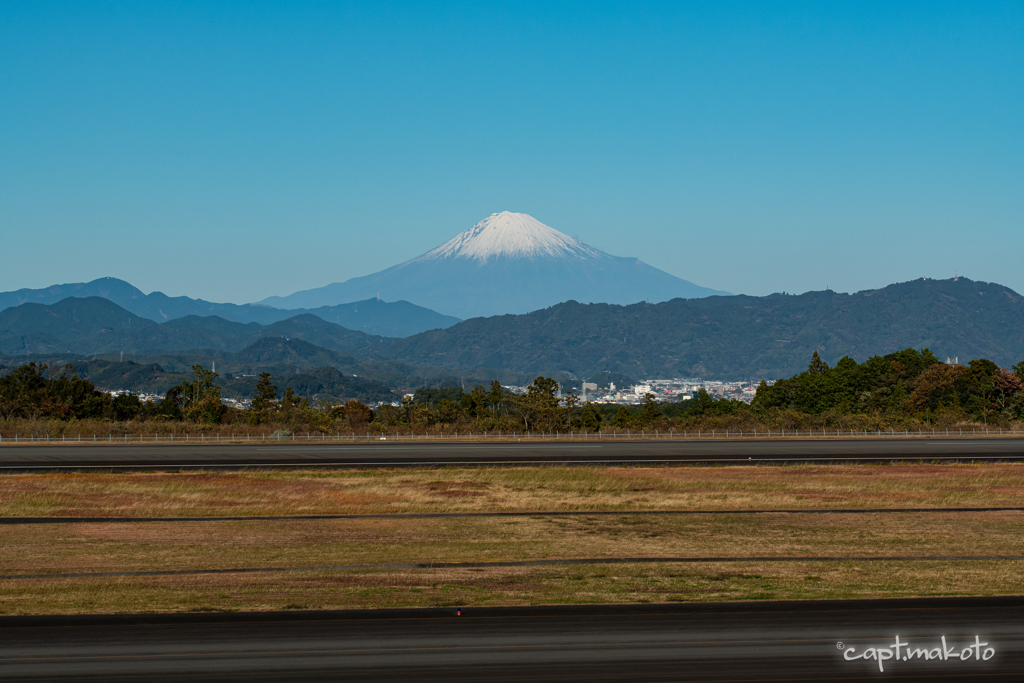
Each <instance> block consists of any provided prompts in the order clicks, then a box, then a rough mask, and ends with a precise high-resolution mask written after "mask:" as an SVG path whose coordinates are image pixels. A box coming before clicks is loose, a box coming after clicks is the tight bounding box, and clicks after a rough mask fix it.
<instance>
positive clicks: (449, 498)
mask: <svg viewBox="0 0 1024 683" xmlns="http://www.w3.org/2000/svg"><path fill="white" fill-rule="evenodd" d="M1022 492H1024V466H1021V465H1014V464H988V465H881V466H867V465H851V466H841V467H817V466H800V467H676V468H554V467H552V468H546V467H539V468H512V469H498V468H481V469H468V468H467V469H443V470H428V469H422V470H408V469H404V470H378V471H358V472H353V471H253V472H240V473H202V472H193V473H149V474H147V473H135V474H109V473H88V474H18V475H5V476H4V477H2V478H0V516H5V517H25V516H63V517H100V516H113V517H117V516H121V517H124V516H133V515H134V516H166V517H180V516H189V517H195V516H213V515H231V516H252V515H269V514H276V515H303V514H324V513H334V514H346V513H350V514H351V513H390V512H451V511H474V512H486V511H511V510H516V511H526V512H535V511H544V510H548V511H554V510H567V511H573V512H579V514H572V515H567V516H545V515H543V514H535V515H527V516H519V517H469V518H466V517H456V518H400V517H399V518H395V517H392V518H369V519H351V518H350V519H335V520H270V521H256V520H247V521H201V522H193V521H180V522H117V521H110V522H95V523H92V522H88V523H75V524H6V525H0V550H2V552H0V614H47V613H89V612H98V613H110V612H140V611H143V612H148V611H183V610H262V609H312V608H318V609H321V608H322V609H328V608H346V607H385V606H387V607H397V606H410V607H411V606H430V605H435V606H436V605H450V606H454V605H459V606H464V607H468V606H473V605H516V604H553V603H572V602H594V603H600V602H664V601H672V600H686V601H692V600H736V599H783V598H799V599H812V598H835V597H839V598H842V597H897V596H913V595H991V594H1019V593H1021V592H1022V583H1024V571H1022V568H1024V567H1022V565H1024V563H1022V562H1021V561H1014V560H984V561H950V560H942V561H929V562H924V561H915V560H912V559H908V560H900V561H867V560H866V559H860V560H849V559H837V560H830V561H826V562H807V561H802V560H800V559H799V558H806V557H812V556H813V557H822V556H823V557H830V558H840V557H843V558H850V557H854V558H870V557H890V556H907V557H922V556H965V555H983V556H993V555H998V556H1022V555H1024V535H1022V534H1021V529H1024V513H1022V512H1014V511H1002V512H913V513H883V514H878V513H867V514H852V513H835V514H810V513H801V512H794V513H784V512H768V513H759V514H753V515H751V514H735V515H732V514H714V515H699V514H698V515H653V516H652V515H637V514H630V511H631V510H657V509H662V510H668V509H677V510H694V509H717V510H722V509H767V510H779V509H796V510H800V509H806V510H813V509H821V508H860V507H871V508H885V507H900V508H904V507H920V508H928V507H994V506H1021V507H1024V496H1022V495H1021V494H1022ZM598 510H615V511H620V512H621V514H615V515H593V514H587V512H588V511H598ZM630 557H687V558H710V557H739V558H750V557H786V558H794V559H792V560H791V561H786V562H781V563H780V562H757V561H742V562H697V563H687V564H655V563H634V564H596V565H566V566H540V567H477V568H436V567H435V568H422V569H402V570H393V569H363V570H331V571H287V572H285V571H282V572H272V573H261V574H243V573H225V574H193V575H180V576H155V577H154V576H149V577H130V576H118V577H88V578H39V579H10V578H7V579H5V578H3V577H4V576H8V577H9V576H11V575H17V574H48V573H53V574H61V573H78V572H86V573H94V572H129V571H166V570H203V569H243V568H264V567H279V568H280V567H294V568H301V567H322V566H349V565H376V564H398V563H417V564H426V565H430V564H431V563H438V562H477V561H489V562H494V561H498V562H507V561H516V560H538V559H574V558H599V559H601V558H604V559H607V558H630Z"/></svg>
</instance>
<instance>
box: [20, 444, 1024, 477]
mask: <svg viewBox="0 0 1024 683" xmlns="http://www.w3.org/2000/svg"><path fill="white" fill-rule="evenodd" d="M950 460H953V461H963V462H993V461H1000V460H1003V461H1021V460H1024V438H1012V437H1007V438H949V439H943V438H897V439H892V438H888V439H887V438H866V439H806V440H799V439H749V440H748V439H744V440H732V441H711V440H708V441H622V442H618V441H615V442H612V441H597V442H591V443H586V442H580V441H571V442H554V441H548V442H544V441H530V442H522V443H518V442H509V441H503V442H493V443H483V442H471V443H451V442H442V443H432V444H428V443H422V442H418V443H376V442H370V443H357V444H338V443H330V442H328V443H316V442H313V443H303V442H294V443H289V442H284V443H265V444H264V443H252V444H202V445H201V444H189V445H185V444H180V445H179V444H174V445H168V444H160V445H156V444H150V445H139V444H124V445H118V444H104V443H99V444H89V443H82V444H67V445H39V444H37V445H30V446H24V445H20V446H12V445H5V446H2V447H0V472H2V471H13V470H25V469H31V470H56V469H152V468H160V469H177V468H197V467H205V468H226V469H231V468H234V469H240V468H248V467H334V468H358V467H408V466H428V467H429V466H433V467H443V466H450V465H484V466H486V465H542V464H549V465H629V464H636V465H641V464H652V465H673V464H684V463H717V464H742V463H746V464H763V463H779V464H783V463H794V464H795V463H865V462H892V461H908V462H915V461H916V462H938V461H950Z"/></svg>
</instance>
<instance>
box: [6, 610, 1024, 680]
mask: <svg viewBox="0 0 1024 683" xmlns="http://www.w3.org/2000/svg"><path fill="white" fill-rule="evenodd" d="M896 636H899V641H900V643H901V647H900V650H899V656H898V658H897V656H896V655H895V653H894V647H893V646H894V644H895V642H896ZM943 636H945V639H946V649H945V650H944V652H945V653H946V654H945V656H944V657H942V656H940V655H939V648H942V640H941V638H942V637H943ZM976 636H977V637H978V638H979V639H978V640H977V641H976V640H975V637H976ZM905 643H906V644H909V645H910V646H911V647H912V648H913V650H909V651H908V650H907V649H905V647H904V646H903V644H905ZM978 643H980V645H978V647H977V649H973V648H972V649H970V650H967V651H966V652H967V655H966V658H965V659H961V656H962V655H963V653H964V652H965V650H964V648H965V647H967V646H968V645H977V644H978ZM869 648H874V649H869ZM916 650H926V651H928V653H929V654H930V655H932V658H931V659H923V658H918V657H915V656H913V655H911V658H910V659H909V660H904V659H903V657H904V656H906V655H907V654H908V653H912V652H914V651H916ZM975 652H977V653H978V654H980V655H981V660H980V661H979V659H978V657H977V656H976V655H975V654H974V653H975ZM863 654H867V655H868V657H870V658H869V659H864V658H860V657H859V655H863ZM887 654H889V655H892V657H891V658H890V659H885V658H886V656H887ZM918 654H919V655H920V656H921V657H924V654H923V653H918ZM851 655H852V657H851ZM875 655H880V656H881V657H882V658H883V661H882V663H881V664H882V667H883V668H884V671H883V672H880V671H879V662H878V660H877V659H876V658H873V657H874V656H875ZM848 658H849V659H848ZM986 660H987V661H986ZM1022 668H1024V599H1022V598H945V599H920V600H890V601H845V602H839V601H821V602H775V603H718V604H686V605H682V604H680V605H638V606H587V607H547V608H545V607H536V608H490V609H488V608H481V609H472V608H467V609H465V610H463V614H462V616H456V614H455V609H454V608H452V609H434V610H382V611H367V612H319V613H318V612H306V613H303V612H296V613H269V614H228V615H221V614H201V615H169V616H164V617H154V616H150V617H146V616H111V617H79V618H74V617H71V618H32V617H28V618H3V619H0V680H3V681H58V680H59V681H67V680H75V681H101V680H102V681H126V680H132V681H136V680H145V681H164V680H168V681H169V680H185V679H187V680H189V681H245V682H246V683H255V682H259V681H402V682H403V683H407V682H408V681H479V680H488V681H497V682H503V681H517V682H519V681H567V680H573V681H835V680H849V681H852V680H884V679H900V680H903V679H913V680H956V681H974V680H985V681H1000V680H1005V681H1011V680H1020V675H1021V673H1020V672H1021V670H1022Z"/></svg>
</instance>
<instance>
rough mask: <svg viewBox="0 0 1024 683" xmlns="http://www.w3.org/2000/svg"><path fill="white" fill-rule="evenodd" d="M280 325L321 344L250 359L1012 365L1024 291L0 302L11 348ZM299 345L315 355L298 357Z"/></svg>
mask: <svg viewBox="0 0 1024 683" xmlns="http://www.w3.org/2000/svg"><path fill="white" fill-rule="evenodd" d="M275 337H276V338H289V339H293V340H295V339H298V340H303V341H305V342H308V343H309V344H311V345H314V346H317V347H321V348H320V349H310V348H308V347H302V348H296V347H294V346H288V345H285V346H281V345H280V344H279V343H277V342H270V341H268V342H264V344H266V346H258V347H256V348H254V349H253V350H252V354H256V355H253V359H252V362H250V363H249V365H247V366H246V367H256V366H259V365H261V364H269V363H282V364H284V365H286V366H291V364H293V363H294V364H295V365H300V364H301V365H308V364H310V363H320V362H324V363H325V364H330V365H332V366H341V367H346V366H344V364H343V363H341V361H338V360H337V359H336V358H335V360H331V358H333V356H331V355H330V353H328V352H338V351H340V352H343V353H344V354H349V355H350V356H352V357H355V358H357V359H359V362H360V363H375V364H382V363H383V364H386V363H388V362H391V363H400V364H404V366H403V367H405V369H402V370H400V372H410V371H409V370H408V368H413V367H416V368H423V367H427V366H429V367H433V368H448V369H449V370H450V375H451V376H455V377H470V376H475V377H485V376H492V375H495V374H496V373H497V372H499V371H500V372H507V373H516V374H521V375H524V374H527V373H529V374H549V375H557V374H558V373H563V372H564V373H568V374H571V375H573V376H576V377H581V378H589V377H591V376H593V375H595V374H597V373H600V372H617V373H623V374H626V375H630V376H632V377H674V376H703V377H706V378H743V377H763V378H778V377H788V376H790V375H793V374H794V373H796V372H798V371H801V370H803V369H806V366H807V363H808V360H809V359H810V356H811V354H812V353H813V352H814V351H818V353H819V354H820V355H821V356H822V358H824V359H825V360H826V361H827V362H829V363H834V362H835V361H836V360H838V359H839V358H840V357H842V356H844V355H850V356H852V357H853V358H854V359H856V360H858V361H861V360H864V359H865V358H867V357H868V356H870V355H873V354H884V353H888V352H890V351H895V350H898V349H902V348H906V347H915V348H922V347H928V348H930V349H931V350H932V351H933V352H935V354H936V355H938V356H939V357H941V358H945V357H946V356H951V357H952V356H958V357H959V358H960V360H961V361H966V360H969V359H973V358H979V357H986V358H989V359H991V360H993V361H995V362H996V363H998V364H1000V365H1011V364H1014V363H1017V362H1019V361H1021V360H1024V298H1022V297H1021V296H1020V295H1019V294H1017V293H1016V292H1014V291H1012V290H1010V289H1007V288H1006V287H1003V286H1001V285H997V284H990V283H985V282H975V281H972V280H968V279H966V278H959V279H956V280H915V281H913V282H905V283H901V284H896V285H890V286H889V287H885V288H883V289H878V290H870V291H864V292H858V293H856V294H837V293H835V292H830V291H826V292H808V293H806V294H802V295H799V296H794V295H784V294H773V295H771V296H766V297H750V296H727V297H710V298H706V299H696V300H683V299H675V300H673V301H668V302H665V303H660V304H634V305H631V306H616V305H609V304H591V305H586V304H580V303H576V302H567V303H563V304H559V305H557V306H552V307H550V308H547V309H543V310H539V311H534V312H532V313H529V314H526V315H503V316H496V317H492V318H477V319H472V320H466V321H464V322H461V323H459V324H457V325H454V326H452V327H450V328H447V329H445V330H435V331H429V332H422V333H420V334H417V335H413V336H411V337H408V338H404V339H397V338H388V337H382V336H373V335H367V334H364V333H362V332H358V331H352V330H348V329H345V328H343V327H341V326H339V325H336V324H333V323H329V322H326V321H324V320H322V319H320V318H318V317H316V316H313V315H309V314H303V315H299V316H295V317H293V318H289V319H287V320H283V321H279V322H277V323H274V324H272V325H259V324H257V323H248V324H242V323H236V322H229V321H226V320H223V319H221V318H217V317H196V316H190V317H187V318H181V319H178V320H172V321H169V322H166V323H162V324H157V323H154V322H153V321H151V320H147V319H145V318H141V317H139V316H136V315H133V314H132V313H130V312H128V311H126V310H124V309H122V308H120V307H119V306H117V305H116V304H114V303H113V302H111V301H109V300H106V299H102V298H97V297H93V298H89V299H65V300H63V301H60V302H58V303H56V304H53V305H50V306H44V305H40V304H24V305H22V306H19V307H17V308H11V309H7V310H5V311H0V353H2V354H6V355H8V356H22V355H24V354H29V353H79V354H102V353H107V354H110V353H115V354H116V353H119V352H121V351H124V352H125V353H148V354H153V353H177V352H182V351H186V350H195V349H200V350H204V349H205V350H211V351H218V350H219V351H221V352H225V353H226V352H230V353H235V352H239V351H242V350H243V349H245V348H246V347H249V346H251V345H252V344H253V343H254V342H256V341H258V340H261V339H267V338H275ZM260 349H262V351H260ZM257 351H259V353H264V354H269V355H263V356H259V355H258V354H257ZM296 354H297V355H296ZM301 356H306V357H307V358H306V360H305V361H301V363H300V362H299V361H300V360H301V358H300V357H301ZM237 360H238V362H240V363H242V362H245V358H243V357H239V358H238V359H237ZM16 362H17V359H16V358H14V359H11V361H10V362H9V363H8V365H10V364H13V363H16ZM239 367H241V366H239ZM485 368H486V369H489V370H488V371H486V372H484V371H482V370H481V369H485ZM432 376H434V377H442V376H443V374H438V373H437V372H434V373H433V375H432Z"/></svg>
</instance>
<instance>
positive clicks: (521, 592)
mask: <svg viewBox="0 0 1024 683" xmlns="http://www.w3.org/2000/svg"><path fill="white" fill-rule="evenodd" d="M1022 593H1024V572H1021V571H1020V563H1010V562H998V561H996V562H970V563H968V562H867V563H855V562H827V563H800V562H793V563H787V564H772V565H764V564H757V563H735V564H721V563H705V564H695V565H651V564H647V565H640V564H623V565H589V566H579V567H570V568H562V567H515V568H487V569H415V570H405V571H388V570H374V571H333V572H323V571H319V572H282V573H272V574H219V575H195V576H176V577H166V576H164V577H144V578H137V577H132V578H123V579H115V580H111V579H41V580H31V581H3V580H0V613H3V614H82V613H131V612H196V611H235V610H241V611H250V610H253V611H255V610H282V609H364V608H387V607H439V606H440V607H443V606H449V607H455V606H461V607H463V608H472V607H474V606H486V605H542V604H584V603H643V602H673V601H682V602H697V601H712V600H781V599H824V598H891V597H905V596H947V595H1006V594H1017V595H1019V594H1022Z"/></svg>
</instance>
